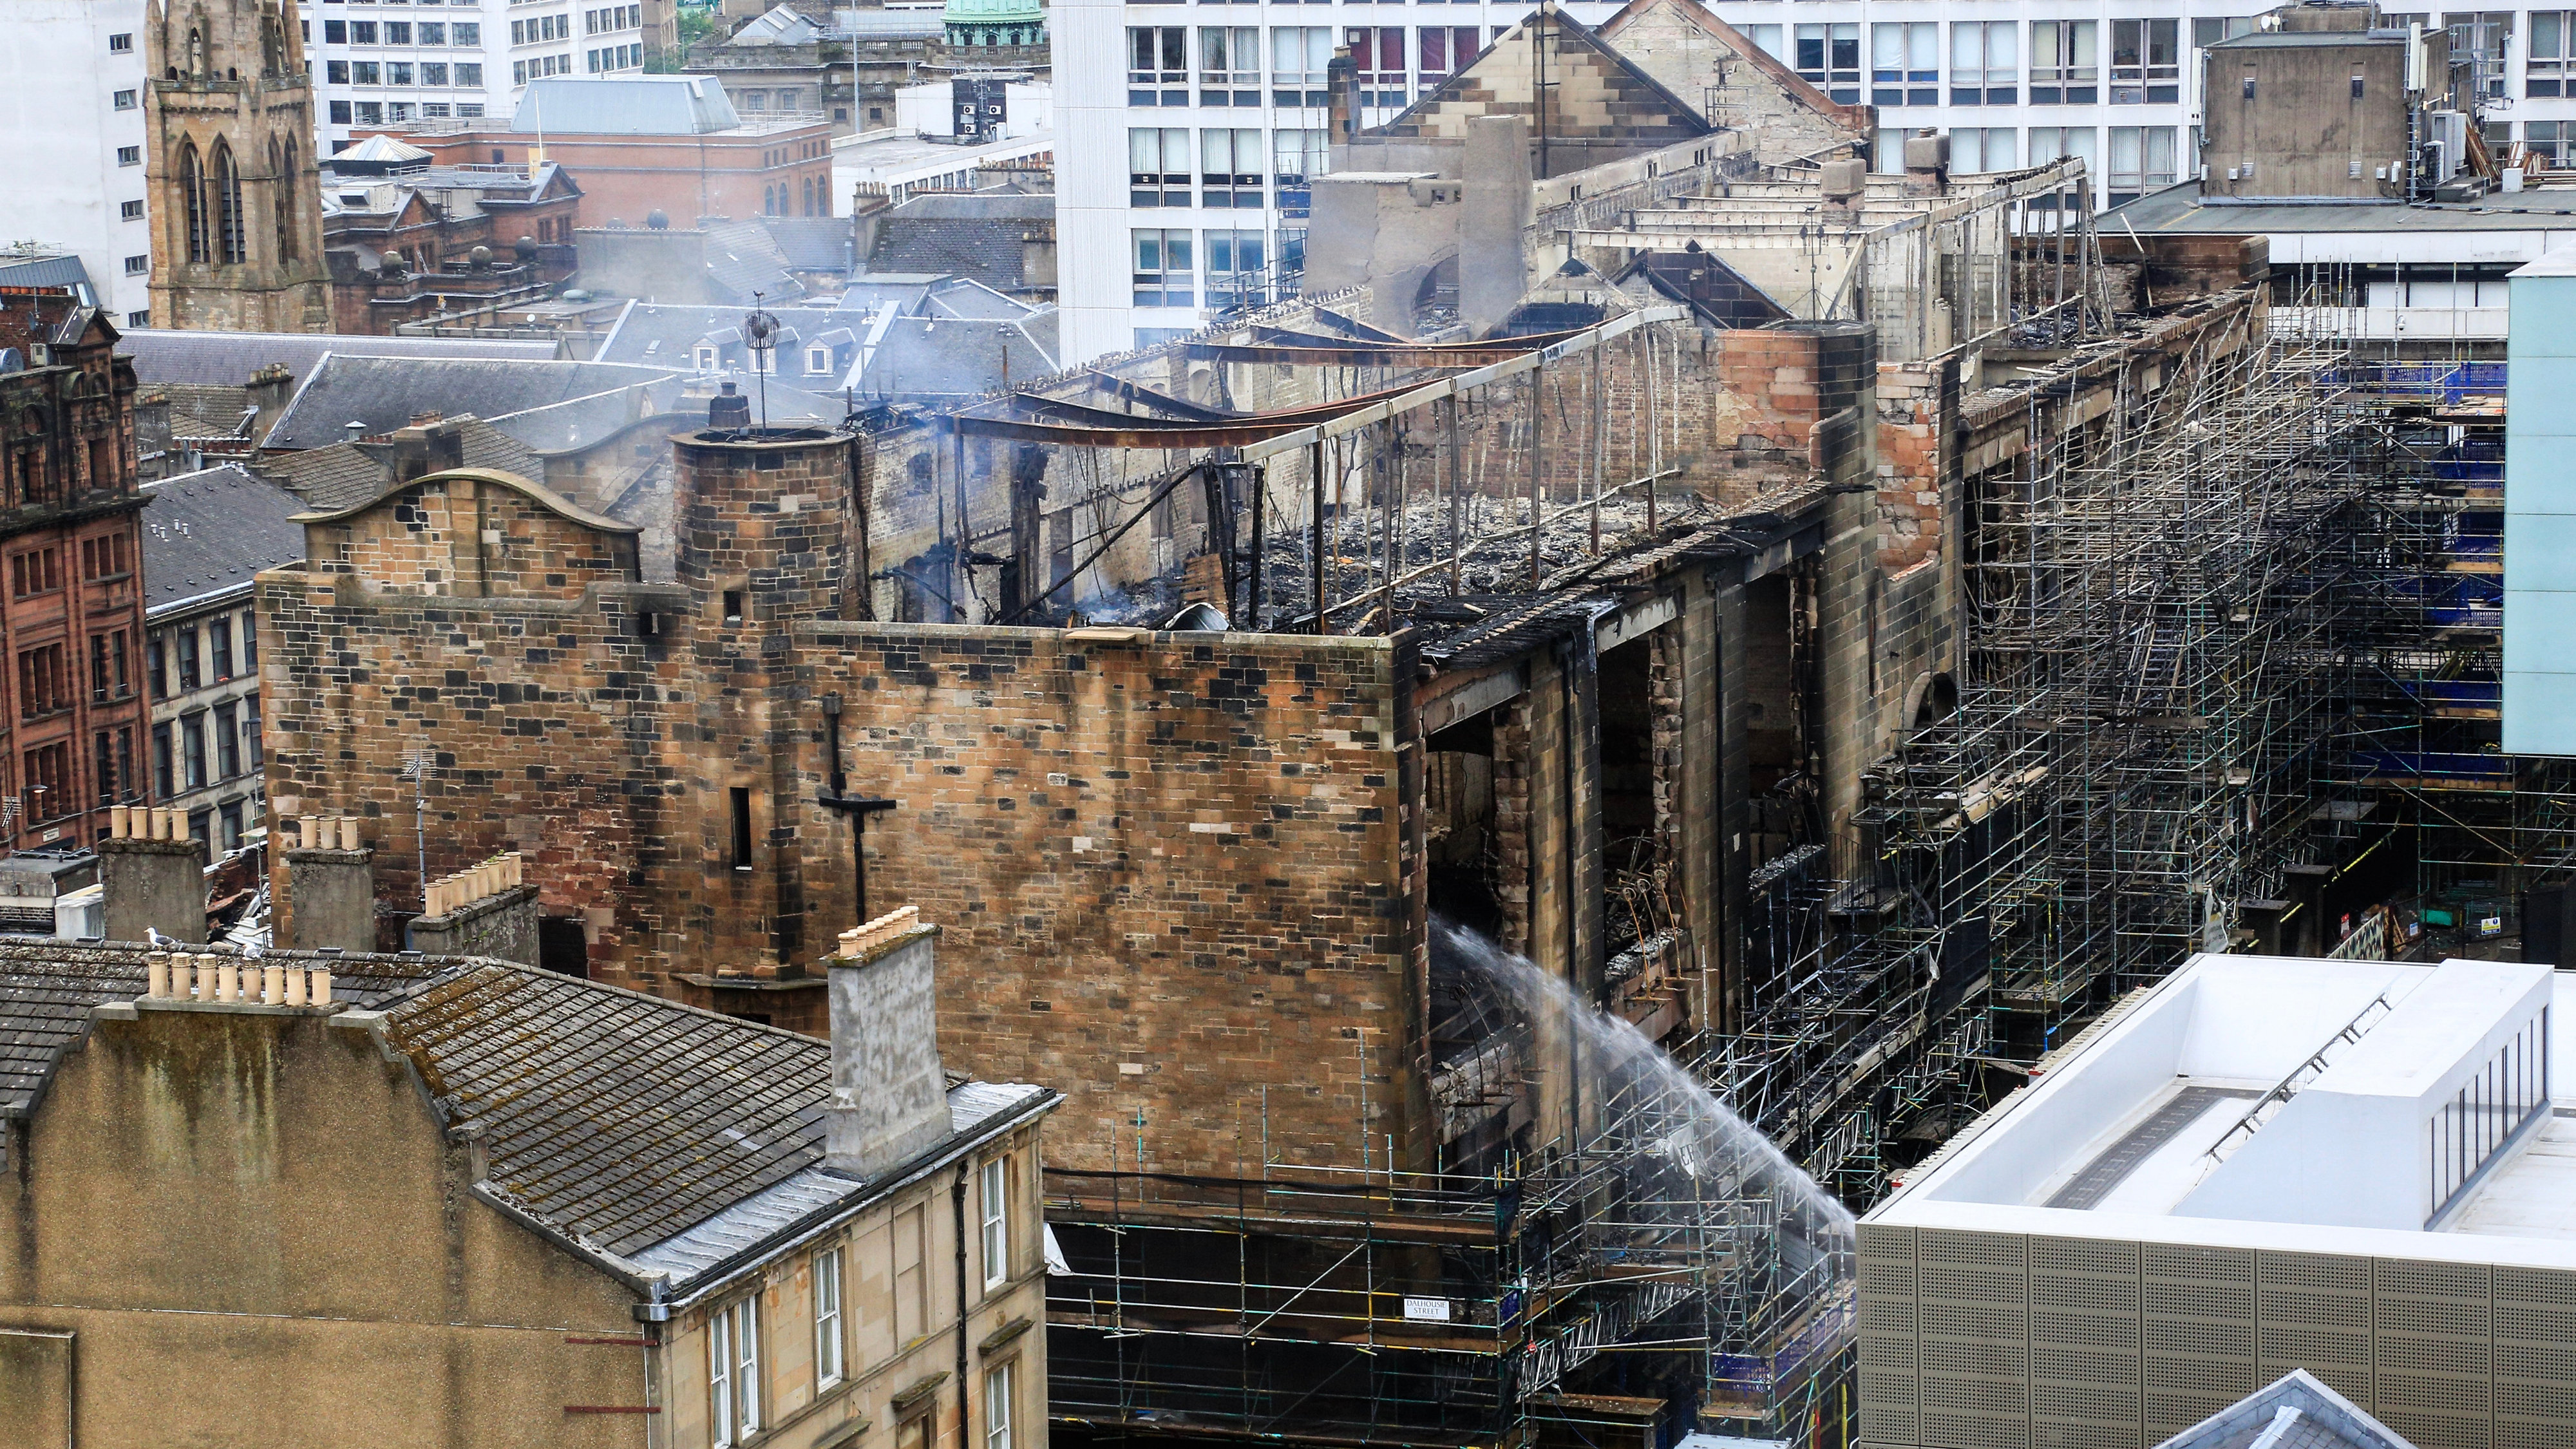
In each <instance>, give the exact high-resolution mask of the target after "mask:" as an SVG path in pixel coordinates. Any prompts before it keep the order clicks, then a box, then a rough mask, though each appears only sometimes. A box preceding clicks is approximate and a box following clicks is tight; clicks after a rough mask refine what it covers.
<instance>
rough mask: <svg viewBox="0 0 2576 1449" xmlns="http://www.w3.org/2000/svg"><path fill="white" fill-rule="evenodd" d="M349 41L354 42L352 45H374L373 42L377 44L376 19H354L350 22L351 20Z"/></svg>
mask: <svg viewBox="0 0 2576 1449" xmlns="http://www.w3.org/2000/svg"><path fill="white" fill-rule="evenodd" d="M349 42H350V44H352V45H373V44H375V43H376V22H374V21H372V20H352V21H350V22H349Z"/></svg>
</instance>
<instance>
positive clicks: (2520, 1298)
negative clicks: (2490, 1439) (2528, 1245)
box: [2493, 1267, 2576, 1449]
mask: <svg viewBox="0 0 2576 1449" xmlns="http://www.w3.org/2000/svg"><path fill="white" fill-rule="evenodd" d="M2493 1290H2494V1293H2495V1444H2496V1449H2566V1446H2568V1445H2571V1444H2576V1273H2563V1272H2559V1271H2556V1270H2554V1269H2549V1268H2501V1267H2500V1268H2497V1269H2495V1270H2494V1275H2493Z"/></svg>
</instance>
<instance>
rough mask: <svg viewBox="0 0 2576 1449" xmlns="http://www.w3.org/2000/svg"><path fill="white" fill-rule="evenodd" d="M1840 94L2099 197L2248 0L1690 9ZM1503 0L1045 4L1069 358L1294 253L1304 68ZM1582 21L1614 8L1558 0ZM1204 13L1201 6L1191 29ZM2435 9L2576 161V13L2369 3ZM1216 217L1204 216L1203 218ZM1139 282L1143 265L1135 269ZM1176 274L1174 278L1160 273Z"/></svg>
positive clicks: (1152, 335)
mask: <svg viewBox="0 0 2576 1449" xmlns="http://www.w3.org/2000/svg"><path fill="white" fill-rule="evenodd" d="M1710 8H1711V9H1712V10H1713V11H1715V12H1716V13H1717V15H1718V16H1719V17H1720V18H1722V19H1724V20H1726V21H1727V22H1728V23H1729V24H1732V25H1734V26H1735V27H1736V28H1738V29H1740V30H1742V31H1744V32H1745V33H1746V34H1747V35H1748V36H1750V37H1751V38H1752V39H1753V40H1754V41H1755V42H1756V43H1757V44H1759V45H1761V46H1763V47H1764V48H1765V49H1767V50H1769V51H1770V52H1771V53H1772V54H1773V55H1775V56H1777V57H1779V58H1780V59H1781V60H1782V61H1783V62H1785V63H1786V64H1788V65H1789V66H1791V67H1792V68H1793V69H1795V70H1796V71H1797V72H1798V73H1799V74H1800V75H1802V76H1804V77H1806V78H1807V79H1808V80H1810V81H1812V82H1814V83H1815V85H1816V86H1817V87H1818V88H1819V89H1821V90H1823V91H1824V92H1825V93H1826V94H1827V95H1828V96H1830V97H1831V98H1832V99H1834V100H1837V101H1843V102H1847V103H1860V104H1868V105H1874V106H1876V107H1877V108H1878V111H1879V139H1878V144H1877V147H1876V156H1875V162H1876V164H1877V166H1878V167H1879V168H1880V169H1883V170H1888V171H1895V170H1899V169H1902V164H1903V158H1902V155H1901V154H1900V147H1899V145H1898V142H1899V141H1900V140H1901V138H1902V137H1903V136H1904V135H1906V134H1907V133H1909V132H1912V131H1915V130H1918V129H1922V128H1926V127H1928V128H1932V129H1935V130H1939V131H1943V132H1946V133H1948V134H1949V136H1950V137H1951V150H1950V156H1951V163H1950V164H1951V169H1952V170H1954V171H2000V170H2006V169H2010V168H2012V167H2017V166H2025V165H2030V164H2034V163H2039V162H2045V161H2051V160H2055V159H2057V158H2059V157H2062V156H2080V157H2083V158H2084V159H2085V161H2086V162H2087V164H2088V168H2089V169H2090V170H2091V172H2092V173H2093V175H2094V176H2096V177H2097V178H2098V179H2099V184H2100V188H2101V195H2102V203H2103V204H2104V205H2112V204H2116V203H2118V202H2120V201H2122V200H2125V199H2127V198H2130V197H2134V196H2137V195H2140V194H2143V193H2146V192H2151V191H2154V190H2156V189H2157V188H2159V187H2164V186H2170V185H2172V184H2174V183H2176V182H2178V181H2183V180H2186V179H2189V178H2190V177H2191V176H2193V175H2194V174H2195V173H2196V171H2197V168H2198V151H2199V145H2198V134H2197V128H2198V125H2199V114H2200V111H2199V104H2200V86H2201V52H2202V49H2203V48H2204V47H2206V46H2207V45H2209V44H2211V43H2213V42H2215V41H2218V40H2221V39H2225V38H2227V37H2229V36H2233V35H2242V34H2245V33H2247V32H2248V31H2250V30H2252V29H2253V28H2254V27H2255V23H2256V17H2257V16H2259V15H2260V14H2262V13H2263V12H2264V11H2266V10H2269V9H2273V8H2275V7H2274V6H2270V5H2265V4H2261V3H2257V0H2121V3H2117V4H2114V3H2112V0H1794V3H1793V0H1719V3H1716V4H1714V5H1712V6H1711V7H1710ZM1529 9H1530V7H1529V6H1528V5H1526V4H1517V3H1507V4H1492V3H1478V4H1471V5H1440V6H1438V7H1437V8H1431V7H1429V6H1405V5H1396V4H1379V3H1364V4H1348V3H1338V4H1333V5H1331V6H1330V8H1319V7H1318V6H1315V5H1311V4H1286V3H1274V0H1256V3H1254V4H1249V5H1243V4H1237V5H1229V6H1227V7H1226V8H1225V9H1224V10H1222V11H1217V10H1213V9H1209V8H1206V7H1204V6H1192V7H1187V8H1184V7H1182V6H1180V5H1175V4H1133V3H1120V0H1058V3H1057V4H1055V6H1054V7H1053V8H1052V10H1051V11H1050V14H1051V17H1052V25H1053V28H1054V33H1055V45H1056V77H1057V86H1058V88H1059V91H1058V96H1057V101H1058V105H1059V108H1060V115H1059V118H1058V121H1057V132H1058V134H1059V136H1060V138H1061V140H1062V151H1063V155H1062V157H1061V160H1060V178H1059V183H1058V184H1059V196H1060V198H1061V201H1060V209H1059V213H1058V226H1059V229H1060V234H1061V236H1062V238H1063V248H1064V282H1065V290H1064V312H1065V325H1066V347H1067V350H1068V353H1069V355H1070V356H1071V357H1072V358H1075V359H1081V358H1087V357H1091V356H1096V355H1098V354H1100V353H1101V352H1104V351H1111V350H1118V349H1123V348H1126V347H1130V346H1133V345H1135V344H1137V343H1138V342H1140V341H1153V340H1157V339H1159V338H1162V337H1165V336H1169V335H1171V334H1172V333H1174V332H1176V331H1180V330H1185V329H1189V328H1194V327H1196V326H1197V325H1199V323H1200V322H1201V321H1203V320H1204V319H1205V317H1206V316H1207V314H1208V311H1209V308H1208V305H1207V297H1208V295H1209V293H1210V292H1211V291H1214V292H1216V293H1217V294H1219V295H1220V296H1234V295H1239V294H1240V292H1241V290H1242V287H1241V284H1240V283H1239V282H1238V278H1240V277H1241V276H1243V275H1244V274H1257V273H1260V272H1263V271H1266V270H1269V269H1271V268H1274V267H1277V266H1278V265H1279V264H1280V263H1282V262H1283V261H1284V262H1286V263H1287V264H1288V265H1289V266H1290V267H1291V268H1293V266H1294V265H1295V263H1296V261H1297V259H1298V257H1299V256H1300V255H1301V248H1302V244H1303V239H1304V227H1305V221H1306V215H1305V205H1304V195H1305V185H1304V182H1305V178H1306V177H1308V176H1310V175H1312V174H1314V171H1315V168H1316V167H1318V166H1319V165H1321V164H1322V160H1321V157H1322V150H1323V145H1322V139H1321V137H1322V132H1323V126H1324V110H1323V84H1324V82H1323V75H1324V67H1325V65H1326V63H1327V62H1328V61H1329V59H1330V57H1331V54H1332V51H1333V49H1334V48H1335V47H1338V46H1342V45H1348V46H1349V47H1350V48H1351V54H1352V58H1353V60H1354V61H1355V62H1356V63H1357V64H1358V65H1359V67H1360V70H1361V74H1360V76H1359V84H1360V86H1361V88H1362V89H1363V90H1364V91H1365V92H1366V93H1367V98H1368V99H1369V100H1371V101H1372V102H1382V104H1373V105H1371V106H1370V108H1369V113H1368V114H1367V115H1366V117H1365V119H1367V120H1369V121H1371V122H1375V121H1378V120H1383V119H1384V118H1385V117H1386V116H1387V115H1388V114H1391V113H1392V112H1391V110H1390V109H1388V108H1389V107H1392V106H1396V105H1400V104H1402V103H1404V102H1405V101H1407V100H1409V99H1411V98H1413V97H1416V96H1419V95H1421V94H1422V93H1423V92H1425V91H1427V90H1429V89H1431V88H1432V87H1433V86H1435V85H1437V84H1438V82H1439V80H1440V79H1441V78H1442V77H1444V76H1446V75H1447V74H1449V73H1450V72H1452V71H1454V70H1455V69H1457V68H1458V67H1459V66H1460V65H1462V64H1464V62H1465V60H1466V59H1467V58H1468V57H1469V56H1471V55H1472V54H1473V51H1472V50H1468V51H1466V52H1465V53H1464V54H1462V53H1461V51H1462V47H1469V46H1474V45H1477V44H1482V43H1486V42H1490V40H1491V39H1492V38H1493V36H1495V35H1496V34H1497V33H1499V32H1500V31H1501V30H1502V29H1504V28H1507V27H1508V26H1509V25H1510V24H1511V23H1512V22H1514V21H1515V20H1517V19H1519V18H1520V16H1522V15H1523V14H1526V13H1527V12H1528V10H1529ZM1565 9H1566V13H1568V14H1570V15H1573V16H1574V17H1575V18H1576V19H1578V20H1581V21H1583V22H1584V23H1585V24H1588V25H1596V26H1597V25H1599V24H1600V23H1602V22H1603V21H1605V20H1606V19H1607V18H1608V17H1609V15H1610V14H1612V13H1613V12H1614V11H1615V9H1616V7H1615V6H1612V5H1608V4H1570V5H1567V6H1566V7H1565ZM1217 21H1222V22H1223V23H1222V24H1217V23H1214V22H1217ZM2416 21H2421V22H2422V23H2424V24H2426V25H2427V26H2450V27H2452V32H2453V50H2454V53H2455V54H2458V55H2463V56H2468V57H2471V58H2473V59H2474V60H2475V63H2476V65H2477V81H2476V84H2477V89H2478V90H2479V92H2480V94H2481V97H2482V103H2483V106H2484V110H2485V120H2484V125H2485V130H2486V133H2487V135H2488V138H2489V140H2490V142H2492V143H2496V144H2499V145H2501V144H2503V143H2508V142H2523V143H2527V144H2529V145H2530V146H2532V147H2533V148H2534V149H2535V150H2538V151H2540V152H2541V153H2543V154H2544V155H2546V156H2547V157H2549V158H2550V159H2551V160H2552V161H2553V162H2554V164H2557V165H2560V166H2571V165H2576V11H2514V10H2503V11H2474V12H2417V13H2409V12H2403V11H2395V10H2391V11H2388V12H2387V13H2386V16H2385V23H2388V24H2391V25H2397V26H2403V25H2406V24H2408V23H2410V22H2416ZM1211 213H1215V214H1211ZM1138 276H1144V277H1147V278H1149V280H1148V281H1143V282H1140V281H1137V280H1136V278H1137V277H1138ZM1179 278H1187V279H1188V280H1187V282H1186V284H1181V283H1179V282H1177V280H1176V279H1179Z"/></svg>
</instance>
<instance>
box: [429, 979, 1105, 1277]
mask: <svg viewBox="0 0 2576 1449" xmlns="http://www.w3.org/2000/svg"><path fill="white" fill-rule="evenodd" d="M384 1025H385V1037H386V1040H387V1041H388V1042H389V1043H390V1044H392V1045H393V1047H394V1048H395V1049H396V1050H397V1051H400V1052H402V1053H404V1054H405V1055H407V1056H409V1057H410V1058H411V1060H412V1062H413V1064H414V1065H415V1066H416V1067H417V1068H418V1069H419V1071H420V1074H421V1079H422V1081H423V1082H424V1083H425V1084H426V1085H427V1087H428V1089H429V1093H430V1096H431V1099H432V1100H433V1101H434V1102H436V1103H437V1105H438V1108H439V1110H440V1111H441V1112H442V1113H444V1114H446V1115H447V1117H448V1119H449V1122H450V1123H451V1125H455V1126H462V1125H465V1124H469V1123H470V1124H474V1125H476V1126H479V1127H481V1128H482V1129H483V1133H484V1136H483V1143H484V1147H485V1149H486V1151H487V1152H488V1153H489V1155H490V1164H491V1166H490V1171H489V1174H488V1176H487V1177H486V1179H485V1181H486V1184H487V1188H488V1190H489V1191H490V1192H491V1193H492V1194H493V1195H494V1196H495V1197H497V1198H499V1199H500V1200H502V1201H504V1202H506V1203H508V1204H509V1205H511V1206H513V1207H515V1208H517V1209H518V1210H520V1211H522V1212H524V1213H527V1214H528V1215H529V1216H531V1217H534V1218H536V1219H538V1220H539V1221H541V1222H544V1223H546V1224H548V1225H549V1226H551V1227H553V1228H555V1229H556V1230H557V1231H559V1232H562V1233H563V1234H565V1235H566V1236H568V1237H571V1238H572V1239H573V1240H574V1241H576V1242H579V1243H582V1244H584V1245H586V1246H589V1247H591V1248H593V1249H594V1250H596V1251H600V1252H604V1253H608V1254H613V1255H615V1256H617V1257H619V1258H624V1259H628V1260H630V1261H633V1262H635V1263H636V1264H637V1266H639V1267H653V1268H661V1269H664V1270H666V1271H671V1272H673V1273H674V1274H675V1275H677V1276H681V1277H683V1278H685V1277H687V1276H690V1275H691V1274H692V1273H693V1272H695V1273H703V1272H705V1271H708V1270H709V1269H712V1268H714V1267H716V1266H718V1265H719V1264H721V1263H723V1262H724V1261H727V1260H728V1259H730V1258H732V1257H735V1256H737V1255H738V1253H739V1252H740V1251H741V1250H742V1249H744V1248H747V1247H749V1246H750V1245H752V1244H754V1243H757V1242H758V1241H759V1240H760V1239H761V1238H763V1237H765V1236H767V1235H768V1234H769V1233H771V1232H775V1231H777V1230H778V1229H779V1228H781V1227H784V1226H788V1225H791V1224H792V1223H793V1222H795V1221H798V1220H801V1219H802V1218H803V1217H805V1216H806V1215H808V1214H809V1213H810V1212H812V1211H814V1210H816V1209H819V1208H823V1207H828V1206H830V1205H831V1204H833V1203H834V1202H847V1203H851V1204H855V1203H856V1202H858V1201H860V1200H863V1199H864V1198H865V1197H868V1196H871V1195H873V1193H874V1192H875V1191H877V1190H881V1188H882V1186H883V1185H884V1184H883V1183H882V1182H881V1183H879V1184H862V1183H860V1182H858V1181H857V1180H855V1179H851V1178H843V1177H838V1176H837V1175H831V1177H830V1181H829V1182H818V1181H816V1178H817V1177H821V1176H825V1174H820V1173H818V1172H817V1171H816V1169H819V1168H820V1166H821V1164H822V1160H823V1108H824V1106H825V1103H826V1101H827V1100H828V1099H829V1097H830V1094H831V1092H830V1088H831V1047H830V1045H829V1044H828V1043H826V1042H822V1041H818V1040H816V1039H814V1038H812V1037H806V1036H799V1035H797V1034H796V1033H794V1032H790V1031H781V1030H778V1029H776V1028H773V1027H766V1026H759V1025H756V1024H753V1023H750V1022H745V1021H741V1020H738V1019H736V1018H733V1017H729V1016H721V1015H718V1014H717V1013H715V1012H711V1011H701V1010H699V1009H698V1008H696V1007H692V1006H683V1005H681V1004H680V1003H678V1002H675V1001H668V1000H665V999H663V998H661V997H658V996H646V995H642V994H640V993H637V992H632V991H624V990H620V989H618V988H616V987H612V986H604V985H601V984H599V983H597V982H591V981H584V980H581V979H579V978H576V977H568V976H558V975H554V974H551V973H548V972H544V971H539V970H535V969H533V968H528V967H520V966H511V965H505V964H502V963H498V962H477V963H473V964H471V965H468V966H466V967H464V968H462V969H460V970H458V971H457V972H455V973H454V974H453V975H450V976H447V977H445V978H443V979H441V980H440V981H438V982H437V983H436V984H434V985H431V986H429V987H428V988H426V989H424V990H422V991H420V992H418V993H417V994H416V995H414V996H412V997H411V998H409V999H407V1000H404V1001H402V1002H400V1003H398V1004H396V1005H394V1006H393V1007H391V1008H390V1009H389V1010H388V1011H387V1012H386V1016H385V1023H384ZM961 1093H964V1094H966V1095H965V1096H964V1097H963V1098H962V1100H961ZM1053 1096H1054V1094H1053V1093H1051V1092H1049V1091H1048V1090H1047V1089H1045V1088H1043V1087H1034V1086H1030V1087H1002V1088H993V1087H983V1088H981V1089H970V1088H968V1087H952V1089H951V1090H950V1092H949V1103H950V1111H951V1113H952V1116H953V1117H955V1118H958V1119H961V1120H959V1121H958V1126H959V1128H960V1130H971V1129H972V1128H976V1127H985V1126H997V1125H999V1123H1000V1122H1001V1121H1002V1120H1005V1119H1007V1118H1008V1117H1011V1116H1016V1115H1018V1113H1019V1112H1023V1111H1028V1110H1032V1109H1035V1108H1037V1107H1039V1106H1042V1105H1044V1104H1045V1103H1046V1102H1048V1101H1049V1100H1050V1099H1052V1097H1053ZM961 1107H962V1108H964V1109H965V1110H964V1111H963V1112H961V1111H960V1108H961ZM951 1140H952V1143H953V1141H954V1139H951ZM800 1178H801V1179H803V1181H802V1182H801V1183H800V1184H799V1186H798V1188H796V1189H791V1190H790V1191H789V1192H788V1193H787V1194H786V1195H785V1197H786V1199H787V1201H786V1202H783V1203H782V1202H780V1201H779V1200H777V1199H772V1200H771V1202H770V1204H769V1211H768V1212H767V1213H763V1212H762V1211H761V1210H760V1205H759V1204H758V1203H757V1202H755V1200H756V1199H760V1198H761V1197H762V1195H763V1194H770V1193H773V1192H774V1191H775V1190H777V1189H780V1188H782V1187H783V1186H785V1185H787V1184H788V1183H789V1182H790V1180H791V1179H800ZM747 1204H748V1205H750V1210H749V1211H747V1212H746V1211H740V1210H739V1209H742V1208H744V1207H745V1205H747ZM781 1208H792V1209H793V1210H792V1211H787V1212H784V1213H783V1215H782V1213H781V1211H780V1209H781ZM729 1213H730V1214H731V1215H732V1216H731V1217H730V1218H727V1215H728V1214H729ZM720 1218H724V1219H726V1220H725V1221H723V1222H717V1221H715V1220H717V1219H720ZM692 1230H697V1234H698V1235H697V1237H696V1239H695V1241H694V1242H691V1241H686V1240H683V1241H679V1242H675V1241H674V1240H681V1239H683V1235H684V1234H690V1233H691V1232H692ZM656 1245H666V1246H664V1247H662V1248H661V1249H660V1251H659V1252H658V1253H656V1251H655V1249H656Z"/></svg>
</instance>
